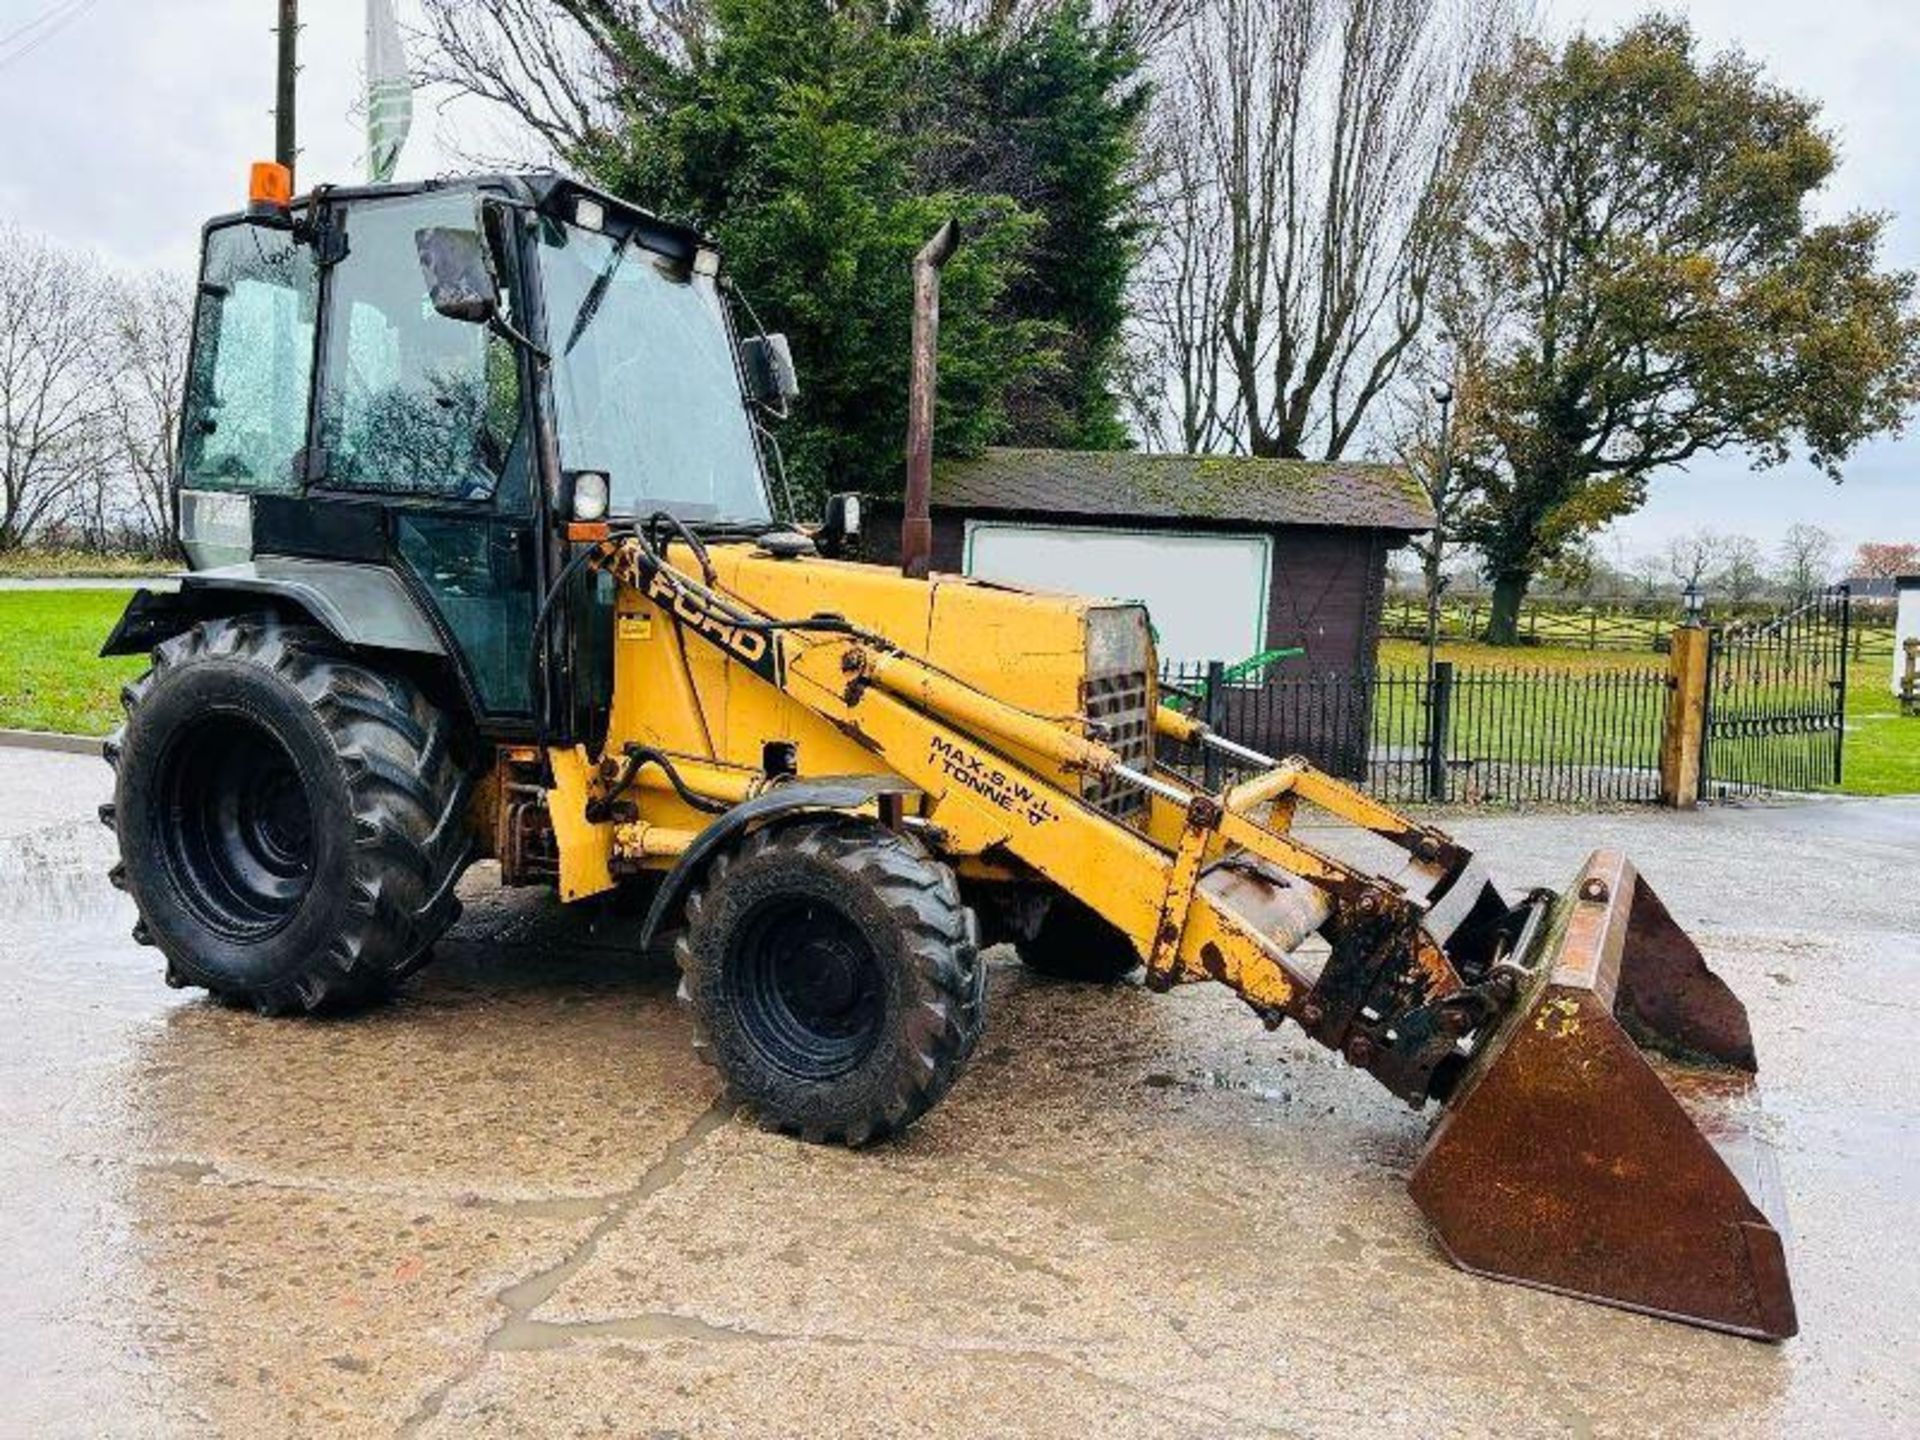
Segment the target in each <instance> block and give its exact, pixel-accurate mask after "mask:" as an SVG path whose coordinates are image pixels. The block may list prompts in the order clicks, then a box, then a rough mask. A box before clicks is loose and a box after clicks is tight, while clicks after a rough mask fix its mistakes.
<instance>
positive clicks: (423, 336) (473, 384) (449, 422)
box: [320, 193, 520, 500]
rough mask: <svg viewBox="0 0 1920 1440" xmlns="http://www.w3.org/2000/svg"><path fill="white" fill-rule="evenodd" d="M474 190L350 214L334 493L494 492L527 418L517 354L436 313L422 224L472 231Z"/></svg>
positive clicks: (334, 355)
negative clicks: (422, 256) (420, 240)
mask: <svg viewBox="0 0 1920 1440" xmlns="http://www.w3.org/2000/svg"><path fill="white" fill-rule="evenodd" d="M473 224H474V212H473V198H472V195H471V194H470V193H453V194H442V195H419V196H410V197H406V198H403V199H395V200H378V201H366V202H362V203H360V204H357V205H355V206H353V207H352V208H351V209H350V210H349V211H348V212H347V215H346V227H347V247H348V248H347V255H346V258H344V259H343V260H341V261H340V262H339V263H338V264H336V265H335V266H334V268H333V273H332V275H331V276H330V278H329V291H328V299H327V304H328V307H329V322H330V323H329V325H328V333H327V337H326V342H325V352H326V353H325V354H324V356H323V357H322V360H321V407H320V437H321V445H322V447H323V448H324V450H325V460H326V478H325V481H324V482H323V483H324V484H325V485H326V486H327V487H328V488H329V489H338V490H368V491H377V492H381V493H385V494H394V495H407V496H422V497H429V498H438V499H452V500H484V499H487V498H488V497H490V496H491V495H492V494H493V491H494V487H495V486H496V485H497V484H498V483H499V481H500V477H501V475H502V474H503V472H504V471H505V469H506V466H507V457H508V454H509V452H511V451H512V450H513V447H514V439H515V437H516V434H517V432H518V428H519V423H520V378H519V368H518V359H517V356H516V355H515V353H514V350H513V346H512V344H511V342H509V341H507V340H506V339H504V338H502V337H501V336H499V335H496V334H494V333H493V332H492V331H490V330H489V329H488V328H487V327H486V326H484V325H476V324H472V323H469V322H466V321H461V320H450V319H448V318H447V317H445V316H443V315H441V314H439V313H438V312H437V311H435V310H434V308H433V305H432V303H431V302H430V301H429V299H428V297H427V287H426V282H425V280H424V279H423V278H422V276H421V274H420V262H419V256H418V250H417V248H416V245H415V241H414V232H415V231H416V230H420V229H423V228H425V227H428V226H453V227H468V228H470V227H472V225H473Z"/></svg>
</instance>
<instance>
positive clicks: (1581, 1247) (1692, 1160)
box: [1410, 850, 1797, 1340]
mask: <svg viewBox="0 0 1920 1440" xmlns="http://www.w3.org/2000/svg"><path fill="white" fill-rule="evenodd" d="M1530 968H1531V971H1532V975H1531V979H1530V981H1529V982H1528V984H1527V986H1526V989H1525V992H1524V993H1523V995H1522V997H1521V999H1520V1000H1519V1002H1518V1003H1517V1004H1515V1005H1514V1006H1513V1007H1512V1008H1511V1009H1510V1010H1509V1011H1508V1012H1507V1014H1506V1016H1505V1019H1504V1020H1503V1022H1502V1023H1501V1026H1500V1029H1499V1031H1498V1033H1496V1034H1495V1035H1493V1036H1492V1037H1491V1038H1490V1039H1489V1041H1488V1042H1487V1043H1486V1044H1485V1045H1484V1046H1483V1047H1481V1049H1480V1050H1479V1052H1478V1054H1477V1055H1476V1057H1475V1058H1474V1060H1473V1062H1472V1065H1471V1068H1470V1069H1469V1070H1468V1072H1467V1074H1466V1075H1465V1076H1464V1077H1463V1079H1462V1081H1461V1083H1460V1084H1459V1086H1458V1087H1457V1088H1456V1089H1455V1091H1454V1093H1453V1095H1452V1096H1451V1098H1450V1099H1449V1101H1448V1104H1447V1109H1446V1112H1445V1113H1444V1114H1443V1115H1442V1117H1441V1119H1440V1121H1439V1123H1438V1124H1437V1125H1436V1126H1435V1127H1434V1130H1433V1134H1432V1135H1431V1136H1430V1137H1429V1139H1428V1142H1427V1146H1426V1150H1425V1152H1424V1153H1423V1154H1422V1156H1421V1158H1420V1162H1419V1164H1418V1166H1417V1167H1416V1168H1415V1170H1414V1173H1413V1178H1412V1181H1411V1183H1410V1188H1411V1190H1412V1192H1413V1197H1414V1200H1415V1201H1416V1202H1417V1203H1418V1204H1419V1206H1420V1208H1421V1209H1422V1210H1423V1211H1424V1212H1425V1213H1426V1215H1427V1218H1428V1219H1429V1220H1430V1221H1431V1222H1432V1224H1433V1226H1434V1229H1435V1231H1436V1233H1437V1234H1438V1237H1439V1240H1440V1243H1441V1245H1442V1246H1443V1247H1444V1248H1445V1249H1446V1252H1447V1254H1448V1255H1449V1256H1450V1257H1451V1258H1452V1259H1453V1261H1454V1263H1455V1264H1457V1265H1459V1266H1461V1267H1462V1268H1463V1269H1466V1270H1470V1271H1473V1272H1474V1273H1476V1274H1480V1275H1487V1276H1491V1277H1494V1278H1496V1279H1501V1280H1511V1281H1515V1282H1518V1283H1520V1284H1523V1285H1534V1286H1539V1287H1541V1288H1543V1289H1548V1290H1557V1291H1561V1292H1564V1293H1566V1294H1570V1295H1578V1296H1581V1297H1583V1298H1586V1299H1589V1300H1598V1301H1600V1302H1602V1303H1603V1304H1608V1305H1618V1306H1621V1307H1623V1308H1625V1309H1629V1310H1639V1311H1643V1312H1645V1313H1647V1314H1651V1315H1660V1316H1665V1317H1667V1318H1670V1319H1674V1320H1682V1321H1686V1322H1688V1323H1690V1324H1695V1325H1704V1326H1708V1327H1710V1328H1713V1329H1716V1330H1726V1331H1731V1332H1732V1333H1734V1334H1737V1335H1748V1336H1753V1337H1756V1338H1760V1339H1768V1340H1783V1339H1785V1338H1786V1337H1787V1336H1789V1335H1792V1334H1793V1333H1794V1331H1795V1330H1796V1329H1797V1321H1796V1320H1795V1318H1794V1306H1793V1291H1792V1288H1791V1286H1790V1284H1789V1282H1788V1279H1787V1260H1786V1248H1787V1247H1786V1238H1785V1237H1786V1235H1787V1223H1786V1213H1785V1206H1784V1204H1783V1202H1782V1198H1781V1193H1780V1184H1779V1175H1778V1171H1777V1169H1776V1167H1775V1163H1774V1157H1773V1151H1772V1149H1771V1147H1770V1146H1769V1145H1768V1144H1767V1142H1766V1140H1765V1139H1764V1138H1763V1136H1762V1135H1761V1134H1760V1133H1759V1132H1758V1130H1757V1129H1756V1122H1757V1121H1758V1120H1759V1118H1760V1111H1759V1101H1758V1095H1757V1093H1756V1090H1755V1085H1754V1076H1755V1072H1756V1066H1755V1062H1754V1055H1753V1037H1752V1033H1751V1031H1750V1030H1749V1029H1748V1025H1747V1014H1746V1009H1745V1007H1744V1006H1742V1005H1741V1003H1740V1001H1739V1000H1738V999H1737V998H1736V997H1735V996H1734V994H1733V992H1732V991H1731V990H1729V989H1728V988H1727V986H1726V984H1725V982H1723V981H1722V980H1721V979H1720V978H1719V977H1718V976H1717V975H1715V974H1714V973H1713V972H1712V971H1711V970H1709V969H1708V968H1707V966H1706V962H1705V961H1704V960H1703V959H1702V958H1701V956H1700V952H1699V950H1698V949H1696V948H1695V946H1694V944H1693V942H1692V941H1691V940H1689V939H1688V938H1687V936H1686V934H1685V933H1684V932H1683V931H1682V930H1681V929H1680V927H1679V926H1677V925H1676V924H1674V922H1673V919H1672V917H1671V916H1670V915H1668V913H1667V910H1666V907H1665V906H1664V905H1662V904H1661V903H1660V900H1659V897H1658V896H1656V895H1655V894H1654V892H1653V891H1652V889H1651V888H1649V887H1648V886H1647V885H1646V883H1645V882H1644V881H1642V880H1641V879H1640V877H1639V876H1638V874H1637V873H1636V872H1635V871H1634V868H1633V866H1632V865H1631V864H1630V863H1629V862H1628V861H1627V859H1626V857H1624V856H1623V855H1620V854H1617V853H1615V852H1612V851H1606V850H1602V851H1598V852H1596V853H1595V854H1594V855H1593V857H1592V858H1591V859H1589V860H1588V862H1587V864H1586V867H1585V869H1583V870H1582V871H1581V873H1580V875H1579V877H1578V878H1577V880H1576V882H1575V885H1574V887H1573V889H1572V890H1571V891H1570V892H1568V893H1567V894H1566V895H1565V896H1563V897H1562V898H1561V899H1560V900H1559V901H1558V903H1557V904H1556V906H1555V908H1554V910H1553V911H1552V913H1551V917H1550V919H1549V920H1548V922H1547V924H1546V926H1545V929H1544V933H1543V935H1542V938H1541V941H1540V943H1539V944H1538V945H1537V946H1536V947H1535V958H1534V961H1533V963H1532V965H1531V967H1530Z"/></svg>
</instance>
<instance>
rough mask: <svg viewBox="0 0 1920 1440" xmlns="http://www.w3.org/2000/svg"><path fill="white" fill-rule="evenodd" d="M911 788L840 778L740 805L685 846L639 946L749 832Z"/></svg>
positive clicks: (800, 784)
mask: <svg viewBox="0 0 1920 1440" xmlns="http://www.w3.org/2000/svg"><path fill="white" fill-rule="evenodd" d="M916 793H918V792H917V790H916V788H915V787H914V786H913V785H910V784H909V783H908V782H906V781H905V780H902V779H900V778H899V777H898V776H896V775H842V776H833V777H827V778H822V779H817V780H788V781H785V782H784V783H782V784H779V785H776V786H774V787H773V788H772V789H771V790H768V791H767V792H766V793H764V794H761V795H756V796H754V797H753V799H751V800H745V801H742V802H741V803H740V804H738V805H735V806H734V807H733V808H732V809H730V810H728V811H727V812H726V813H725V814H723V815H721V816H719V817H718V818H717V819H716V820H715V821H714V822H713V823H712V824H711V825H709V826H707V828H706V829H704V830H702V831H701V832H700V834H699V836H698V837H697V838H696V839H695V840H694V842H693V844H691V845H689V846H688V847H687V850H686V853H685V854H684V855H682V856H681V857H680V859H679V862H678V863H677V864H675V865H674V867H673V869H671V870H669V871H668V872H667V878H666V880H665V881H664V882H663V883H662V884H661V886H660V889H659V891H658V892H657V893H656V894H655V895H654V897H653V904H652V905H650V906H648V907H647V918H646V922H645V924H643V925H642V926H641V928H640V945H641V948H642V949H644V948H646V947H647V946H649V945H651V944H653V942H654V938H655V936H657V935H658V934H659V932H660V927H661V925H662V924H663V923H665V921H666V918H667V917H668V916H669V915H671V914H673V913H674V912H675V911H676V910H678V909H679V908H680V902H681V901H682V900H684V899H685V898H686V893H687V889H688V887H689V886H691V885H692V884H693V881H694V878H695V877H696V876H698V875H699V874H700V872H701V871H702V870H704V869H706V868H707V862H708V861H710V860H711V859H713V857H714V856H715V855H717V854H719V853H720V851H722V850H724V849H725V848H726V847H727V846H729V845H731V844H732V843H733V842H734V841H735V840H737V839H739V838H740V837H741V836H743V835H745V834H746V833H747V832H748V831H749V830H755V829H758V828H759V827H760V826H762V825H765V824H767V823H769V822H770V821H773V820H777V819H779V818H780V817H781V816H783V815H791V814H795V813H798V812H800V811H804V810H858V809H859V808H860V807H861V806H862V805H868V804H871V803H872V802H873V801H875V800H877V799H879V798H880V797H881V796H882V795H912V794H916Z"/></svg>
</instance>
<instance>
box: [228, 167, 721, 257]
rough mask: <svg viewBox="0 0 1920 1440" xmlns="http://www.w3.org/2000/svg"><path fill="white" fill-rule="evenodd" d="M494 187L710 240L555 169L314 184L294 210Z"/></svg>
mask: <svg viewBox="0 0 1920 1440" xmlns="http://www.w3.org/2000/svg"><path fill="white" fill-rule="evenodd" d="M460 190H473V191H482V190H488V191H494V192H496V193H499V194H503V195H505V196H507V197H508V198H509V199H512V200H518V201H519V202H521V203H522V204H524V205H527V206H529V207H531V208H532V209H534V210H535V211H537V212H538V213H540V214H542V215H551V216H553V217H554V218H555V219H567V218H569V217H570V216H571V215H572V213H573V203H574V202H575V201H576V200H580V199H589V200H594V201H597V202H598V203H599V204H600V205H601V206H602V207H604V209H605V210H606V213H607V216H608V218H609V219H610V220H612V221H613V222H614V225H613V226H611V227H609V228H615V229H637V230H641V231H643V232H645V237H646V240H647V242H648V243H649V244H650V245H651V247H652V248H655V249H664V250H668V251H681V250H684V251H685V252H686V253H687V254H688V255H691V253H692V252H693V251H694V250H696V249H699V248H701V247H702V246H710V245H711V244H712V241H711V240H709V239H708V238H707V237H706V236H705V235H703V234H702V233H701V232H700V231H698V230H695V229H693V228H691V227H689V226H686V225H682V224H679V223H678V222H676V221H672V220H667V219H664V218H663V217H661V216H659V215H656V214H654V213H653V212H652V211H650V210H645V209H642V208H641V207H640V206H638V205H635V204H633V203H631V202H630V201H626V200H622V199H621V198H620V197H619V196H617V195H612V194H609V193H608V192H607V191H605V190H602V189H599V188H598V187H597V186H593V185H589V184H587V183H586V182H585V181H583V180H577V179H575V178H574V177H572V176H570V175H562V174H560V173H559V172H558V171H554V170H523V171H488V172H484V173H480V174H474V175H440V176H436V177H434V178H433V179H431V180H405V181H400V182H397V183H391V184H386V185H318V186H315V187H314V188H313V189H312V190H310V191H308V192H307V193H306V194H304V195H297V196H295V197H294V200H293V206H292V208H293V210H294V211H295V212H296V213H297V212H299V211H302V210H305V209H308V208H310V207H311V206H312V205H313V204H314V203H315V201H317V200H322V199H324V200H328V201H341V202H344V203H347V204H352V203H353V202H355V201H357V200H380V199H386V198H389V197H392V196H401V195H426V194H432V193H434V192H437V191H460ZM249 218H251V217H250V216H249V215H248V214H247V212H245V211H232V212H229V213H227V214H225V215H216V216H214V217H213V218H212V219H210V220H209V221H207V223H206V225H205V226H204V227H203V228H204V229H207V230H212V229H216V228H218V227H220V226H223V225H232V224H235V223H238V222H241V221H245V220H247V219H249Z"/></svg>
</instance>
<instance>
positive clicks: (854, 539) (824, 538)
mask: <svg viewBox="0 0 1920 1440" xmlns="http://www.w3.org/2000/svg"><path fill="white" fill-rule="evenodd" d="M813 543H814V544H815V545H816V546H818V547H819V550H820V553H821V554H822V555H829V556H831V555H844V554H849V553H851V552H854V551H857V550H858V549H859V548H860V497H859V496H858V495H854V494H851V493H848V492H846V491H842V492H841V493H840V494H838V495H829V496H828V497H827V513H826V515H825V516H824V517H823V518H822V519H821V521H820V528H819V529H818V530H817V531H815V532H814V536H813Z"/></svg>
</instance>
